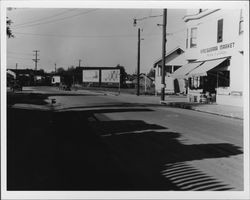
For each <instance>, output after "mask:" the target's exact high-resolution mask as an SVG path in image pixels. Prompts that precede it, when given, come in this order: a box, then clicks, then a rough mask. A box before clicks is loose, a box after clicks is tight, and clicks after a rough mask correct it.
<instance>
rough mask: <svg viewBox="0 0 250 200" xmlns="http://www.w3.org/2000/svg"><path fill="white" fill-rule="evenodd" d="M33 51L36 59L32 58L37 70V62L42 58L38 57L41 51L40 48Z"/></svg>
mask: <svg viewBox="0 0 250 200" xmlns="http://www.w3.org/2000/svg"><path fill="white" fill-rule="evenodd" d="M33 52H35V53H36V54H35V59H32V60H33V61H34V62H35V71H37V62H38V61H39V60H40V59H37V56H38V55H37V53H38V52H39V51H38V50H34V51H33Z"/></svg>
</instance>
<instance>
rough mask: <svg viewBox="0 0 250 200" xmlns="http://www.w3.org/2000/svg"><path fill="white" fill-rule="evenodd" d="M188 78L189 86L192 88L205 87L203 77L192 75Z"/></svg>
mask: <svg viewBox="0 0 250 200" xmlns="http://www.w3.org/2000/svg"><path fill="white" fill-rule="evenodd" d="M188 80H189V88H190V89H191V90H194V89H202V87H203V77H201V76H197V77H191V78H189V79H188Z"/></svg>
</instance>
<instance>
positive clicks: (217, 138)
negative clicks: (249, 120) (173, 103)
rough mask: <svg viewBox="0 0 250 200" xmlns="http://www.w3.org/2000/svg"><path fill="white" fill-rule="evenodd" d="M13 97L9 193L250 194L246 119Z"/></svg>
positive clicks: (102, 98)
mask: <svg viewBox="0 0 250 200" xmlns="http://www.w3.org/2000/svg"><path fill="white" fill-rule="evenodd" d="M11 98H12V99H11ZM11 98H10V97H8V102H9V105H10V106H8V111H7V130H8V131H7V145H8V146H7V170H8V171H7V189H8V190H92V191H93V190H102V191H103V190H112V191H113V190H120V191H132V190H140V191H145V190H154V191H172V190H173V191H193V190H194V191H223V190H237V191H239V190H243V189H244V188H243V182H244V178H243V120H239V119H232V118H226V117H221V116H216V115H212V114H207V113H201V112H196V111H192V110H185V109H179V108H169V107H166V106H162V105H159V103H158V102H159V99H158V98H159V97H158V98H157V97H146V96H140V97H137V96H133V95H126V94H121V95H115V94H108V95H107V94H105V93H96V92H91V91H60V90H58V89H57V88H52V87H37V88H26V90H24V92H23V93H22V94H16V96H12V97H11ZM52 99H53V102H52Z"/></svg>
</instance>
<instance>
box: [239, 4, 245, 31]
mask: <svg viewBox="0 0 250 200" xmlns="http://www.w3.org/2000/svg"><path fill="white" fill-rule="evenodd" d="M243 26H244V21H243V11H242V9H241V10H240V24H239V34H242V33H243Z"/></svg>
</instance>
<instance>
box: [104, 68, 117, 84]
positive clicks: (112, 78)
mask: <svg viewBox="0 0 250 200" xmlns="http://www.w3.org/2000/svg"><path fill="white" fill-rule="evenodd" d="M119 82H120V69H103V70H102V83H119Z"/></svg>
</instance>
